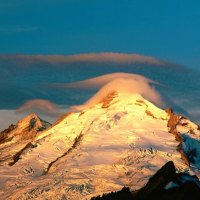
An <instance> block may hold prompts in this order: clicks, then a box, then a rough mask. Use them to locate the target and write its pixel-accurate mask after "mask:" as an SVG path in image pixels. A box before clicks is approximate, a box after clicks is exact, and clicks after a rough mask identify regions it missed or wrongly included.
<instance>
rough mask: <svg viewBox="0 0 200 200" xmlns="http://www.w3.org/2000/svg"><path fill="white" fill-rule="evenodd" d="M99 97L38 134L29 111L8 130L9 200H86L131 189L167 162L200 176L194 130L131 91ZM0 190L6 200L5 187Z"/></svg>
mask: <svg viewBox="0 0 200 200" xmlns="http://www.w3.org/2000/svg"><path fill="white" fill-rule="evenodd" d="M102 94H103V93H102ZM102 94H100V95H99V94H97V96H96V97H97V98H96V97H95V98H96V99H92V101H93V102H91V101H90V102H88V105H87V106H86V107H85V108H84V109H82V110H80V111H77V112H72V113H70V114H68V115H66V116H64V117H63V118H61V119H60V120H59V121H58V122H57V123H55V124H54V125H53V126H51V127H50V128H48V129H47V130H45V131H42V132H41V133H39V134H38V132H37V131H36V129H37V130H38V127H40V125H41V124H43V123H44V122H43V121H42V120H41V119H39V118H38V117H37V115H35V114H34V113H32V114H30V115H29V116H27V117H26V118H24V119H23V120H21V121H19V122H18V123H17V124H16V125H15V126H16V128H15V127H14V130H12V131H11V133H12V134H11V136H13V139H12V140H11V141H12V144H13V146H12V145H8V146H7V148H8V150H7V149H6V150H5V149H3V150H2V152H3V153H4V158H7V157H8V156H10V155H7V154H6V153H5V152H9V154H10V153H12V157H11V159H12V160H11V162H9V163H8V164H10V166H11V167H10V168H9V171H8V170H6V169H7V168H6V165H5V163H3V167H1V166H0V172H2V174H4V175H5V174H6V175H5V176H9V177H10V176H11V175H12V178H10V179H5V180H3V181H2V185H3V186H2V187H4V188H6V186H7V185H8V184H10V185H11V182H12V191H13V192H12V194H11V196H12V197H13V198H15V199H26V198H41V199H45V198H49V199H50V198H51V199H52V198H56V197H60V194H61V193H62V194H64V195H66V197H67V198H69V199H71V200H73V199H89V198H90V197H92V196H94V195H96V194H102V193H104V192H108V191H112V190H119V189H121V187H122V186H125V185H128V186H129V187H130V189H131V190H136V189H139V188H141V187H143V186H144V185H145V184H146V183H147V182H148V180H149V178H150V177H151V176H152V175H153V174H154V173H155V172H156V171H157V170H158V169H159V168H160V167H161V166H162V165H164V164H165V163H166V162H168V161H170V160H171V161H173V162H174V164H175V167H176V170H177V171H178V172H188V173H191V174H196V175H197V176H198V177H200V171H199V169H200V160H199V158H200V151H199V146H198V145H199V135H200V132H199V130H198V126H197V125H195V124H194V123H192V122H190V121H189V120H187V119H185V118H183V117H179V116H177V117H176V115H175V114H173V113H172V111H171V110H167V112H166V111H165V110H162V109H160V108H158V107H156V106H155V105H154V104H153V103H151V102H150V101H148V100H146V99H145V98H144V97H143V96H142V95H140V94H138V93H136V92H132V93H130V92H124V91H120V92H116V91H111V92H107V93H104V95H102ZM105 94H106V95H105ZM27 128H28V129H27ZM10 129H13V127H11V128H10ZM17 129H18V130H19V129H20V137H19V136H18V135H17V134H16V131H15V130H17ZM34 131H36V132H34ZM28 136H30V137H28ZM177 136H179V138H181V140H177V138H178V137H177ZM16 138H21V139H16ZM24 138H26V140H25V139H24ZM14 141H17V142H15V143H14ZM21 143H23V144H21ZM19 144H20V145H21V146H20V145H19ZM0 147H1V146H0ZM16 147H17V153H16ZM177 149H178V150H177ZM185 161H189V165H188V163H186V162H185ZM16 174H17V175H16ZM39 176H40V177H41V176H42V178H38V177H39ZM19 177H20V178H19ZM116 177H117V178H116ZM30 182H32V183H33V184H31V185H28V186H27V187H24V184H29V183H30ZM36 187H37V189H36ZM20 188H21V189H20ZM5 191H6V192H5V195H4V197H5V199H6V197H7V196H6V195H7V194H9V191H11V189H10V188H6V189H5ZM31 191H33V192H31ZM41 191H42V192H41ZM48 191H51V192H50V193H49V192H48Z"/></svg>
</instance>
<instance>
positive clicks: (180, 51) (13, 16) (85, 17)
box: [0, 0, 200, 68]
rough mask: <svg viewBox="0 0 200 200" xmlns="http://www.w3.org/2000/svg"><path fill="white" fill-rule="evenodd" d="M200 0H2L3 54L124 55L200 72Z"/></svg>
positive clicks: (0, 49)
mask: <svg viewBox="0 0 200 200" xmlns="http://www.w3.org/2000/svg"><path fill="white" fill-rule="evenodd" d="M199 10H200V1H199V0H190V1H189V0H181V1H180V0H179V1H178V0H152V1H150V0H42V1H41V0H9V1H8V0H1V1H0V44H1V47H0V54H15V53H20V54H79V53H88V52H123V53H138V54H144V55H150V56H154V57H157V58H161V59H164V60H169V61H172V62H175V63H180V64H183V65H187V66H190V67H195V68H200V37H199V36H200V12H199Z"/></svg>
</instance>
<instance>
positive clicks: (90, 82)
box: [56, 73, 162, 110]
mask: <svg viewBox="0 0 200 200" xmlns="http://www.w3.org/2000/svg"><path fill="white" fill-rule="evenodd" d="M153 84H157V85H158V84H159V83H157V82H155V81H153V80H151V79H148V78H146V77H144V76H141V75H137V74H128V73H113V74H107V75H103V76H99V77H95V78H91V79H87V80H84V81H80V82H75V83H69V84H57V85H56V87H60V88H74V89H75V88H80V89H89V88H94V87H95V88H100V89H99V91H98V92H97V93H96V94H95V95H94V96H93V97H92V98H90V99H89V100H88V101H87V102H85V103H84V104H83V105H80V106H75V107H73V108H75V109H77V110H82V109H86V108H89V107H91V106H93V105H95V104H97V103H99V102H100V101H101V100H102V98H104V97H105V96H107V95H108V94H109V93H110V92H113V91H116V92H123V93H132V94H133V93H137V94H140V95H142V96H143V97H144V98H146V99H147V100H149V101H151V102H153V103H155V104H157V105H159V106H161V105H162V98H161V96H160V94H159V93H158V92H157V91H156V90H155V88H154V87H153Z"/></svg>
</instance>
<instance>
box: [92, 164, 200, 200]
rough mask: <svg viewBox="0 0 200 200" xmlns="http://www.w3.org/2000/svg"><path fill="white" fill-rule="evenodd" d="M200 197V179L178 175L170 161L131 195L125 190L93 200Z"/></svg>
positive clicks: (182, 174)
mask: <svg viewBox="0 0 200 200" xmlns="http://www.w3.org/2000/svg"><path fill="white" fill-rule="evenodd" d="M199 197H200V181H199V180H198V178H197V177H195V176H190V175H188V174H186V173H176V172H175V166H174V163H173V162H172V161H169V162H167V163H166V164H165V165H164V166H163V167H162V168H161V169H160V170H159V171H158V172H157V173H156V174H155V175H154V176H152V177H151V178H150V179H149V182H148V183H147V184H146V186H144V187H143V188H141V189H140V190H138V191H133V192H132V193H131V192H130V190H129V188H123V189H122V190H121V191H118V192H111V193H109V194H104V195H102V196H98V197H93V198H91V200H113V199H115V200H124V199H127V200H151V199H153V200H159V199H165V200H170V199H176V200H188V199H192V200H198V199H199Z"/></svg>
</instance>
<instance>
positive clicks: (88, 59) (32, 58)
mask: <svg viewBox="0 0 200 200" xmlns="http://www.w3.org/2000/svg"><path fill="white" fill-rule="evenodd" d="M23 30H24V31H25V30H26V29H23V28H21V29H18V30H16V31H23ZM28 30H29V29H27V31H28ZM30 30H31V28H30ZM0 58H4V59H6V58H8V59H12V60H25V61H29V63H30V62H37V61H38V62H41V61H43V62H49V63H52V64H58V63H61V64H62V63H63V64H65V63H66V64H67V63H69V64H70V63H86V64H101V63H114V64H137V63H144V64H152V65H156V66H159V65H166V64H168V65H169V64H170V63H168V62H166V61H162V60H160V59H157V58H154V57H151V56H145V55H140V54H128V53H114V52H102V53H87V54H75V55H4V56H3V55H1V56H0Z"/></svg>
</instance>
